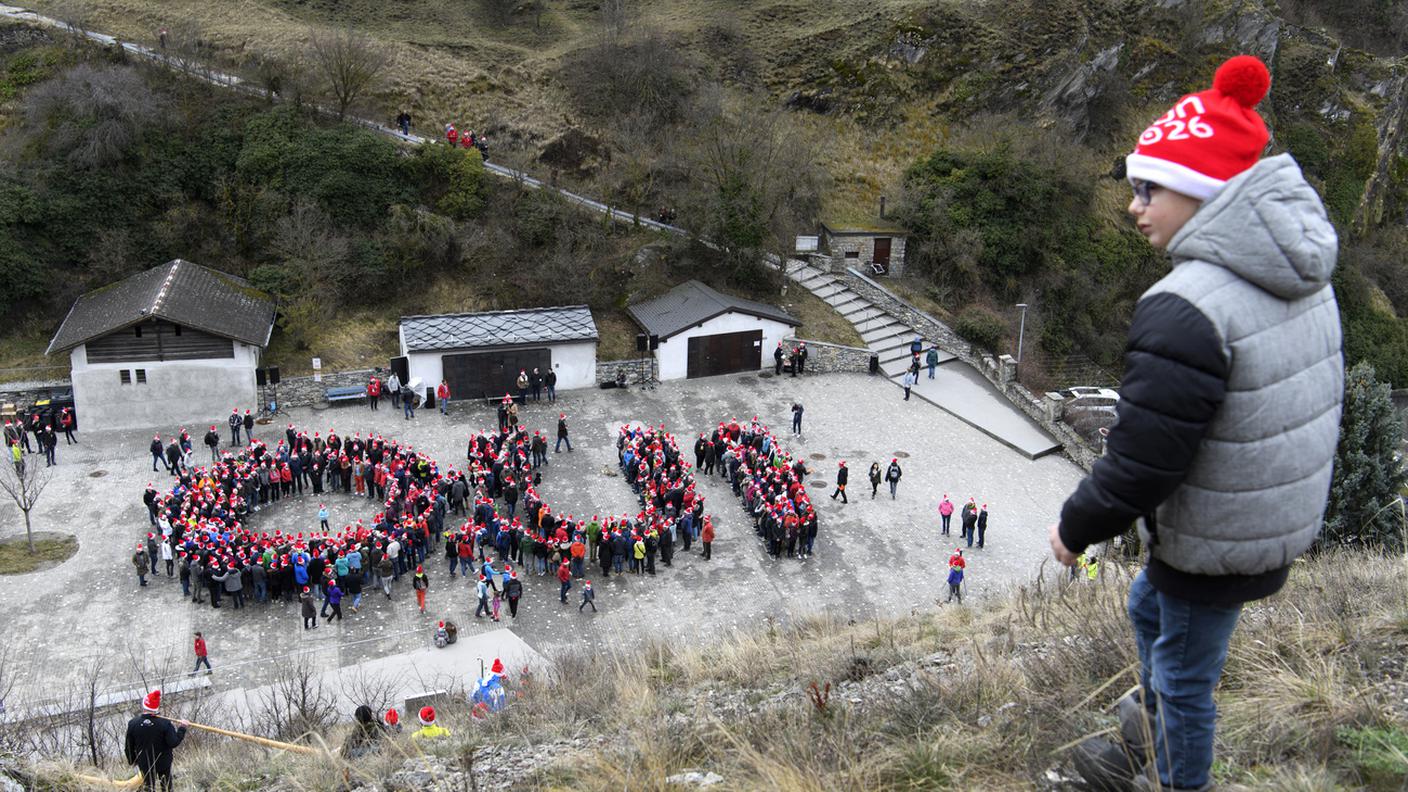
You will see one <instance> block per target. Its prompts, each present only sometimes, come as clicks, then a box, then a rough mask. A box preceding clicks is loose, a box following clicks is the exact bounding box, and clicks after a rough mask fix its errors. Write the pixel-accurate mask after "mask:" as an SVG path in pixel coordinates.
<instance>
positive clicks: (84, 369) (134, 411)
mask: <svg viewBox="0 0 1408 792" xmlns="http://www.w3.org/2000/svg"><path fill="white" fill-rule="evenodd" d="M274 316H275V308H274V301H273V300H272V299H270V298H269V296H268V295H266V294H264V293H263V292H260V291H258V290H257V289H254V288H253V287H251V286H250V285H249V283H248V282H247V281H245V280H244V279H242V278H238V277H235V276H234V275H229V274H227V273H224V272H219V271H217V270H213V269H210V268H208V267H202V266H200V265H198V264H192V263H191V262H189V261H183V260H181V259H176V260H174V261H170V262H167V263H166V264H163V265H161V266H159V267H153V268H151V269H149V270H147V271H145V272H141V273H138V274H136V275H133V276H132V277H130V278H127V279H126V280H123V281H119V282H117V283H114V284H110V285H108V286H104V287H102V288H100V289H95V290H94V291H91V292H88V293H87V294H85V295H83V296H82V297H79V298H78V301H77V302H75V303H74V304H73V307H72V308H71V309H69V312H68V316H66V317H65V318H64V321H63V324H62V325H60V326H59V330H58V332H57V333H55V334H54V338H53V340H52V341H50V342H49V349H48V353H47V354H51V355H52V354H57V353H60V352H68V353H69V360H70V363H71V366H72V370H73V398H74V409H75V411H76V412H77V413H78V415H79V416H81V419H82V421H83V424H84V426H86V427H87V428H88V429H90V430H93V429H133V428H138V427H141V428H152V427H155V428H157V429H160V430H161V431H162V433H163V434H164V433H165V432H167V431H173V430H174V429H175V428H176V427H177V426H180V425H186V426H188V427H192V428H193V427H194V425H197V424H201V423H209V422H211V421H215V422H217V423H218V422H220V421H223V420H224V419H225V417H226V416H228V415H229V414H230V410H231V409H232V408H236V407H238V408H240V409H241V410H244V409H253V408H254V406H255V383H254V379H255V375H254V370H255V369H256V368H258V366H259V359H260V356H261V355H262V354H263V352H264V349H265V348H267V347H268V345H269V336H270V334H271V333H272V332H273V330H274ZM193 434H198V433H196V432H193Z"/></svg>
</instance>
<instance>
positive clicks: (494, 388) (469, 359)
mask: <svg viewBox="0 0 1408 792" xmlns="http://www.w3.org/2000/svg"><path fill="white" fill-rule="evenodd" d="M440 362H441V364H442V365H443V366H444V370H445V380H446V381H447V382H448V383H449V385H450V398H451V399H452V400H454V399H489V398H503V395H504V394H505V393H508V394H512V395H513V396H515V397H516V396H518V388H517V386H516V385H515V380H517V379H518V372H519V371H527V372H528V373H530V374H531V373H532V372H533V367H534V366H537V368H538V373H539V374H542V375H545V376H546V375H547V373H548V369H549V368H551V367H552V350H550V349H546V348H542V349H504V350H499V351H494V352H472V353H467V354H461V355H442V356H441V358H440ZM439 384H440V383H438V382H427V383H425V385H426V386H428V387H432V388H433V387H435V386H436V385H439Z"/></svg>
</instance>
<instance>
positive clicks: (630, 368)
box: [596, 357, 660, 384]
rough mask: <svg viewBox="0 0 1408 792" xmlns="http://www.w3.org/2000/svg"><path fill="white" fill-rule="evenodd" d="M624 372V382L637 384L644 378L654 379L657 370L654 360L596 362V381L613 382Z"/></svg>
mask: <svg viewBox="0 0 1408 792" xmlns="http://www.w3.org/2000/svg"><path fill="white" fill-rule="evenodd" d="M622 372H624V373H625V375H626V381H627V382H628V383H631V384H636V383H639V382H640V381H641V379H642V377H644V376H650V377H656V376H658V375H659V373H660V372H659V370H658V368H657V367H656V365H655V358H654V357H650V358H645V359H644V360H642V359H640V358H634V359H631V360H598V361H597V362H596V381H597V382H598V383H602V382H615V381H616V375H617V374H619V373H622Z"/></svg>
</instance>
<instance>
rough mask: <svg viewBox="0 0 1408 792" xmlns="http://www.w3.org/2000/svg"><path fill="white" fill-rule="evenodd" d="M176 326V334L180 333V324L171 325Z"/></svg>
mask: <svg viewBox="0 0 1408 792" xmlns="http://www.w3.org/2000/svg"><path fill="white" fill-rule="evenodd" d="M173 326H174V327H175V328H176V335H181V325H173Z"/></svg>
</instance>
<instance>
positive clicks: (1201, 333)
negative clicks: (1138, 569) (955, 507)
mask: <svg viewBox="0 0 1408 792" xmlns="http://www.w3.org/2000/svg"><path fill="white" fill-rule="evenodd" d="M1169 253H1170V255H1171V256H1172V257H1173V265H1174V268H1173V271H1172V272H1170V273H1169V274H1168V275H1167V276H1165V277H1164V278H1163V279H1162V280H1160V281H1159V282H1158V283H1156V284H1154V286H1153V287H1151V288H1150V289H1149V290H1148V291H1147V292H1145V294H1144V295H1143V296H1142V297H1141V298H1140V301H1139V304H1138V306H1137V307H1136V308H1135V313H1134V320H1133V323H1132V325H1131V327H1130V334H1129V346H1128V348H1127V350H1126V356H1125V364H1126V369H1125V377H1124V381H1123V384H1122V385H1121V400H1120V404H1119V406H1118V408H1117V414H1118V416H1119V420H1118V421H1117V423H1116V425H1115V427H1114V428H1113V429H1112V430H1111V432H1110V436H1109V438H1108V441H1107V446H1106V447H1107V453H1106V456H1105V457H1104V458H1102V459H1101V460H1099V461H1098V462H1097V463H1096V464H1095V466H1094V468H1093V469H1092V471H1091V474H1090V476H1089V477H1087V478H1086V479H1085V481H1083V482H1081V485H1080V487H1079V488H1078V489H1077V490H1076V492H1075V494H1073V495H1072V496H1071V498H1070V499H1069V500H1068V501H1067V502H1066V505H1065V507H1064V508H1063V509H1062V513H1061V536H1062V540H1063V542H1065V544H1066V546H1067V548H1068V549H1070V550H1072V551H1073V552H1079V551H1080V550H1082V549H1084V548H1085V547H1086V546H1087V545H1089V544H1092V543H1094V542H1098V541H1103V540H1104V539H1108V538H1110V537H1111V536H1114V535H1116V534H1118V533H1120V532H1121V531H1123V530H1124V529H1125V528H1126V527H1127V526H1128V525H1129V523H1130V522H1131V521H1132V520H1133V519H1134V518H1136V517H1141V516H1142V517H1144V518H1145V520H1144V524H1143V525H1142V526H1141V529H1140V533H1141V536H1142V538H1143V539H1144V540H1145V542H1146V543H1147V544H1148V546H1149V549H1150V564H1149V570H1148V573H1149V575H1150V579H1151V582H1152V583H1153V584H1154V585H1155V587H1156V588H1158V589H1159V590H1161V591H1164V592H1165V593H1171V594H1175V595H1177V596H1182V597H1185V598H1188V599H1195V600H1200V601H1208V602H1228V603H1230V602H1243V601H1247V600H1250V599H1256V598H1258V597H1263V596H1267V595H1269V594H1271V593H1274V592H1275V591H1276V590H1277V589H1279V588H1280V586H1281V585H1282V584H1283V583H1284V582H1285V577H1286V571H1287V569H1288V567H1289V565H1290V563H1291V562H1292V561H1293V560H1295V558H1296V557H1297V556H1298V555H1300V554H1301V553H1303V552H1305V550H1306V549H1308V548H1309V547H1310V545H1311V543H1313V542H1314V541H1315V537H1316V535H1317V533H1318V531H1319V529H1320V525H1321V522H1322V520H1323V517H1324V511H1325V502H1326V498H1327V495H1328V492H1329V487H1330V476H1331V472H1332V467H1333V464H1334V456H1335V446H1336V443H1337V440H1338V434H1339V419H1340V406H1341V401H1342V398H1343V392H1344V361H1343V355H1342V352H1341V331H1340V321H1339V311H1338V308H1337V306H1336V303H1335V296H1334V291H1333V289H1332V288H1331V287H1330V285H1329V283H1330V274H1331V272H1332V271H1333V270H1334V266H1335V258H1336V253H1337V240H1336V236H1335V230H1334V228H1333V226H1331V225H1330V222H1329V220H1328V219H1327V218H1326V216H1325V210H1324V207H1323V206H1322V205H1321V203H1320V199H1319V197H1318V196H1317V195H1316V193H1315V191H1314V189H1313V188H1311V186H1310V185H1309V184H1307V183H1306V181H1305V179H1304V178H1303V177H1302V176H1301V172H1300V167H1299V166H1298V165H1297V164H1296V163H1295V161H1294V160H1293V159H1292V158H1291V157H1290V156H1289V155H1281V156H1277V157H1271V158H1268V159H1265V160H1262V161H1261V162H1259V163H1257V165H1255V166H1254V167H1252V168H1251V169H1249V170H1247V171H1246V172H1244V173H1242V174H1240V175H1238V176H1237V177H1236V178H1234V179H1232V180H1231V181H1229V182H1228V184H1227V186H1226V187H1225V188H1224V189H1223V191H1222V192H1221V193H1219V194H1218V195H1217V196H1216V197H1215V198H1213V199H1212V200H1211V201H1209V202H1207V203H1206V204H1205V205H1204V206H1203V207H1202V208H1201V209H1200V210H1199V211H1198V213H1197V214H1195V215H1194V216H1193V218H1192V219H1191V220H1189V221H1188V223H1187V224H1186V225H1185V226H1184V227H1183V229H1182V230H1180V231H1179V233H1178V234H1177V235H1175V236H1174V238H1173V239H1172V240H1171V241H1170V243H1169Z"/></svg>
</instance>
